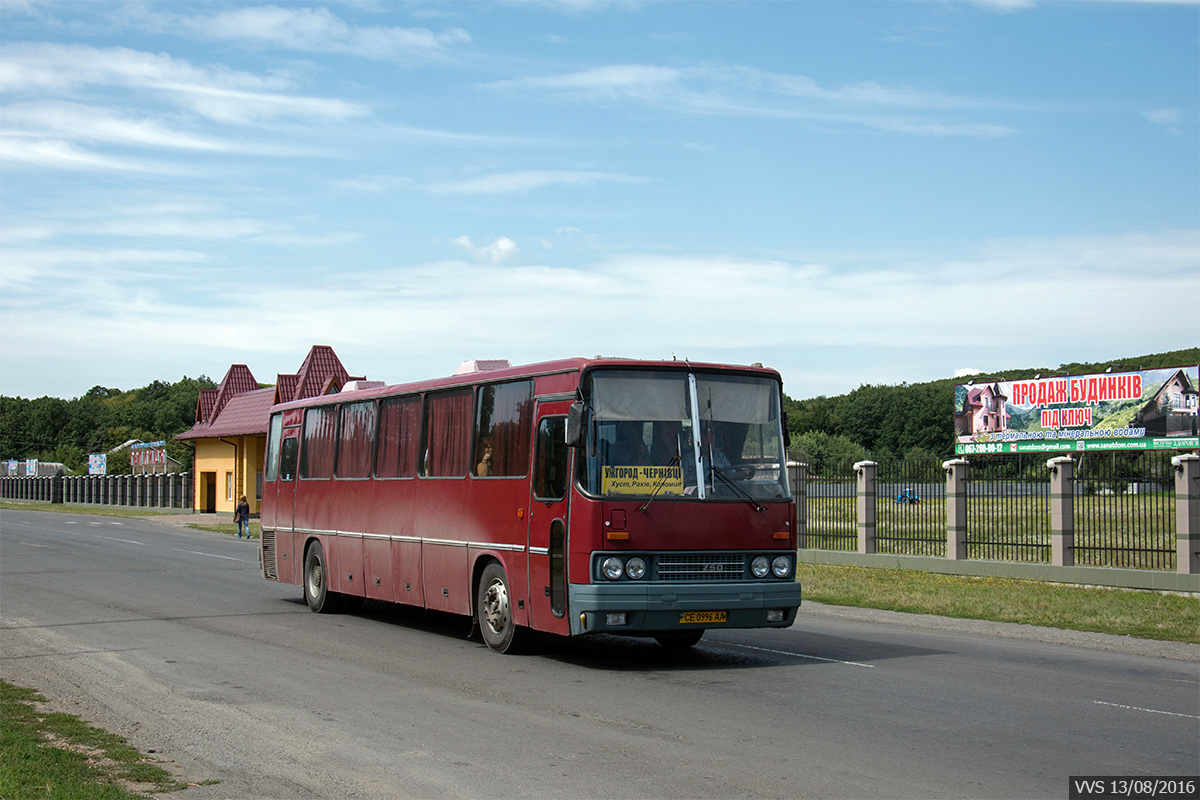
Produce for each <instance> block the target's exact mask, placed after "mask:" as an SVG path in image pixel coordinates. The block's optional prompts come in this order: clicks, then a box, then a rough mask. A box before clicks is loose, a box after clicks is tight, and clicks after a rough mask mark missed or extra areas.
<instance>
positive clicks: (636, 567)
mask: <svg viewBox="0 0 1200 800" xmlns="http://www.w3.org/2000/svg"><path fill="white" fill-rule="evenodd" d="M625 574H626V575H628V576H629V577H630V578H631V579H633V580H635V581H636V580H637V579H638V578H640V577H642V576H643V575H645V574H646V562H645V561H644V560H642V559H640V558H631V559H629V561H628V562H627V563H626V564H625Z"/></svg>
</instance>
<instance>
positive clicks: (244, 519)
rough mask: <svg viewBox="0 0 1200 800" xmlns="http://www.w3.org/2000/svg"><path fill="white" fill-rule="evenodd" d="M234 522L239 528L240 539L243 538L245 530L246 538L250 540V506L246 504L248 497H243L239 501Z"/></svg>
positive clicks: (234, 513)
mask: <svg viewBox="0 0 1200 800" xmlns="http://www.w3.org/2000/svg"><path fill="white" fill-rule="evenodd" d="M233 521H234V522H236V523H237V526H238V538H239V539H240V538H242V531H243V530H245V532H246V538H247V539H249V538H250V504H249V503H247V502H246V495H242V497H241V499H240V500H238V504H237V509H236V510H235V511H234V512H233Z"/></svg>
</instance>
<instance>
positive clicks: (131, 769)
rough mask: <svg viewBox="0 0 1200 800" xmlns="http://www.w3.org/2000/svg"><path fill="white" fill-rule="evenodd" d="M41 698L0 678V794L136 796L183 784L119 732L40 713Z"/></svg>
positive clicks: (124, 799) (104, 799)
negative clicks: (115, 732) (136, 748)
mask: <svg viewBox="0 0 1200 800" xmlns="http://www.w3.org/2000/svg"><path fill="white" fill-rule="evenodd" d="M44 702H45V698H44V697H42V696H41V695H40V694H38V693H37V692H35V691H33V690H32V689H25V688H22V687H19V686H13V685H12V684H10V683H6V682H4V681H0V797H3V798H13V800H17V798H61V799H62V800H76V799H82V798H87V799H88V800H136V799H137V798H144V797H146V796H147V795H146V794H142V792H156V793H159V792H169V791H174V790H177V789H182V788H184V786H185V784H182V783H179V782H178V781H176V780H175V779H174V778H173V777H172V776H171V775H170V773H168V772H167V771H166V770H164V769H163V768H162V767H160V766H158V764H157V763H155V762H154V761H153V760H152V759H150V758H148V757H146V756H144V755H142V754H141V753H139V752H138V751H137V750H135V749H134V748H132V747H130V746H129V744H128V743H126V741H125V740H124V739H123V738H121V737H120V736H117V735H115V734H112V733H107V732H105V731H103V730H100V729H99V728H94V727H92V726H90V725H88V724H86V723H84V722H81V721H80V720H79V719H78V718H77V717H74V716H72V715H70V714H61V713H49V712H44V711H41V710H39V709H38V706H37V704H38V703H44Z"/></svg>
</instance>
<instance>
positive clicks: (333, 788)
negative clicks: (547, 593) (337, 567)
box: [0, 511, 1200, 800]
mask: <svg viewBox="0 0 1200 800" xmlns="http://www.w3.org/2000/svg"><path fill="white" fill-rule="evenodd" d="M467 632H468V626H467V623H466V622H465V621H464V620H463V619H461V618H457V617H453V616H447V615H442V614H434V613H427V612H418V611H413V610H404V609H401V608H397V607H390V606H382V605H372V604H368V605H367V606H366V607H365V608H364V610H363V612H361V613H358V614H354V615H332V616H331V615H317V614H312V613H311V612H309V611H308V609H307V608H306V607H305V606H304V604H303V602H302V600H301V596H300V590H299V588H298V587H294V586H284V585H279V584H275V583H271V582H268V581H265V580H263V579H262V578H261V577H260V575H259V572H258V564H257V551H256V549H255V545H254V544H252V543H248V542H246V541H239V540H237V539H231V538H229V537H226V536H221V535H218V534H212V533H204V532H200V531H194V530H188V529H184V528H180V527H173V526H169V525H164V524H162V523H160V522H155V521H149V520H123V519H116V518H109V517H89V516H75V515H64V514H51V513H40V512H27V511H4V512H0V677H3V678H4V679H5V680H8V681H10V682H14V683H17V684H20V685H24V686H30V687H34V688H37V689H38V690H40V691H42V692H43V693H44V694H45V695H46V696H47V697H48V698H50V699H51V700H52V703H53V705H54V707H55V708H57V709H59V710H65V711H69V712H71V713H76V714H79V715H81V716H83V717H84V718H85V719H87V720H89V721H91V722H93V723H94V724H98V725H101V726H103V727H105V728H107V729H109V730H111V731H113V732H115V733H119V734H122V735H124V736H126V737H128V738H129V739H130V740H131V741H132V742H133V743H134V744H135V745H137V746H139V747H141V748H143V749H146V750H154V751H155V752H156V754H157V755H158V756H159V757H160V758H163V759H166V760H168V761H170V762H173V763H172V764H170V765H169V766H171V768H172V769H173V770H174V771H175V772H176V773H177V774H179V775H180V776H182V777H184V778H186V779H188V780H191V781H196V782H199V781H205V780H211V781H218V783H215V784H212V785H207V786H198V787H194V788H189V789H187V790H186V791H184V792H182V793H175V794H172V795H170V797H172V798H174V800H208V799H209V798H343V797H356V798H393V797H398V798H399V797H438V798H454V797H467V798H475V797H525V798H554V799H555V800H559V799H560V798H610V797H611V798H618V797H619V798H725V797H741V798H761V797H787V798H803V797H818V798H825V797H829V798H841V797H848V798H876V797H879V798H902V797H919V798H933V797H988V798H991V797H1011V798H1038V797H1046V798H1066V797H1067V795H1068V777H1069V776H1072V775H1147V774H1170V775H1188V774H1190V775H1196V774H1198V773H1200V663H1198V659H1200V654H1198V650H1200V649H1198V648H1196V647H1194V646H1185V645H1158V644H1153V643H1150V644H1147V643H1142V642H1138V641H1136V640H1129V639H1124V638H1119V637H1107V636H1096V635H1075V634H1065V633H1060V632H1054V631H1040V630H1031V629H1028V628H1024V627H1023V626H1012V625H1008V626H1006V625H998V624H993V623H964V622H958V621H952V620H944V619H939V618H916V617H912V616H910V615H901V614H887V613H884V612H854V611H844V610H839V609H834V608H828V607H819V606H805V607H804V608H802V609H801V614H800V617H799V619H798V621H797V623H796V625H795V626H793V627H792V628H790V629H787V630H782V631H779V630H771V631H720V632H710V633H709V634H708V635H707V636H706V637H705V639H704V640H703V641H702V642H701V643H700V645H699V646H697V647H696V648H694V649H693V650H691V651H687V652H683V653H673V652H668V651H665V650H663V649H661V648H660V647H658V645H657V644H655V643H653V642H652V641H640V640H627V639H619V638H613V637H602V638H584V639H573V640H564V639H557V638H546V639H542V640H539V643H538V648H537V651H536V652H535V654H533V655H529V656H519V657H511V656H498V655H495V654H493V653H491V652H489V651H488V650H487V649H486V648H485V647H484V646H483V645H482V644H480V643H478V642H476V641H472V640H470V639H468V638H466V634H467Z"/></svg>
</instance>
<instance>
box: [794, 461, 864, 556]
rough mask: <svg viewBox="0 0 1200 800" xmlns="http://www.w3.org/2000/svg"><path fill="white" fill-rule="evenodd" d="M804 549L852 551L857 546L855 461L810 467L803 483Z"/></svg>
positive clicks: (834, 462)
mask: <svg viewBox="0 0 1200 800" xmlns="http://www.w3.org/2000/svg"><path fill="white" fill-rule="evenodd" d="M806 492H807V501H806V503H805V514H806V515H807V520H808V537H807V544H806V546H807V547H811V548H813V549H816V550H848V551H853V550H854V549H855V548H856V547H857V543H858V518H857V512H856V511H855V497H856V495H857V492H858V489H857V486H856V482H855V478H854V459H840V460H836V461H832V460H831V461H825V462H822V463H820V464H810V465H809V469H808V475H807V481H806Z"/></svg>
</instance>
